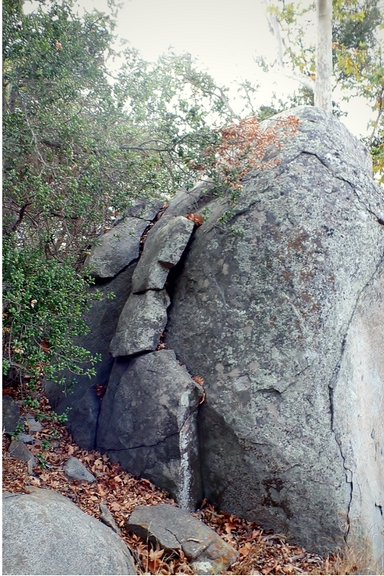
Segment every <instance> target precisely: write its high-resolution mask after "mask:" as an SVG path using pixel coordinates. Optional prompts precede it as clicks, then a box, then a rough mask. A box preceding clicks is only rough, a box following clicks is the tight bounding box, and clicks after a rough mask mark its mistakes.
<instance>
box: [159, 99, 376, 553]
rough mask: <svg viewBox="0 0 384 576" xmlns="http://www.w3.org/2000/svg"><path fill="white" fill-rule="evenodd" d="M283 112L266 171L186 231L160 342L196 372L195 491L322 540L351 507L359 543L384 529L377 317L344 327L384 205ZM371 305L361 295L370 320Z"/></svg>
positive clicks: (345, 153) (332, 151)
mask: <svg viewBox="0 0 384 576" xmlns="http://www.w3.org/2000/svg"><path fill="white" fill-rule="evenodd" d="M295 114H296V115H297V116H298V118H299V119H300V125H299V127H298V133H297V135H296V136H295V137H293V138H291V139H290V140H288V141H287V142H286V143H285V145H284V147H283V149H282V150H281V151H279V152H277V156H278V158H279V159H280V163H279V164H278V165H277V166H276V167H274V168H270V169H268V170H265V171H262V172H259V173H255V174H251V175H250V176H249V177H248V178H247V179H246V182H245V186H244V190H243V191H242V194H241V195H240V198H239V201H238V203H237V205H236V206H235V208H234V213H233V215H232V217H231V218H230V220H229V222H228V225H227V226H226V227H220V225H219V221H218V218H217V216H215V217H214V218H211V219H210V220H209V221H208V222H207V223H206V224H204V225H203V226H202V227H200V228H199V229H198V230H197V232H196V235H195V239H194V242H193V244H192V245H191V248H190V250H189V252H188V254H187V256H186V259H185V263H184V268H183V271H182V274H181V275H180V276H179V277H178V278H177V280H176V284H175V288H174V292H173V295H172V306H171V308H170V310H169V321H168V325H167V343H168V345H169V346H170V347H172V348H173V349H174V350H175V351H176V353H177V355H179V357H180V358H182V359H183V361H184V362H185V363H186V365H187V368H188V369H189V370H190V371H191V372H192V373H198V374H202V375H203V377H204V380H205V391H206V401H205V402H204V404H203V405H202V406H201V411H200V414H199V433H200V446H201V458H202V463H201V470H202V479H203V490H204V494H205V496H206V497H207V498H208V499H209V500H210V501H211V502H213V503H215V504H216V505H217V506H220V507H222V508H224V509H227V510H231V511H233V512H235V513H237V514H238V515H240V516H245V517H247V518H248V519H251V520H255V521H258V522H261V523H262V524H264V525H265V526H268V527H273V528H274V529H275V530H278V531H281V532H283V533H285V534H287V535H289V536H292V537H294V538H295V539H296V540H297V541H299V542H301V543H302V544H304V545H305V546H307V547H309V548H314V549H318V550H324V549H326V548H327V547H328V548H329V547H332V546H334V545H335V543H337V542H338V541H339V540H340V541H341V540H342V539H343V538H344V537H345V536H346V535H347V534H348V533H351V531H352V530H353V527H352V524H351V522H352V516H351V514H352V511H353V516H354V517H355V518H356V517H360V516H364V518H365V528H364V529H363V530H362V532H364V533H365V535H366V536H367V537H368V538H369V539H371V538H372V530H373V528H374V527H375V532H376V534H381V531H382V529H383V517H382V516H381V513H378V510H379V511H380V507H382V506H383V494H384V489H383V488H384V487H383V484H382V481H383V477H382V469H383V449H384V437H383V418H382V416H380V415H379V414H380V413H381V415H382V414H383V413H384V396H383V394H384V378H383V370H384V357H383V350H382V349H381V350H380V353H379V355H378V356H376V352H377V350H376V349H375V346H376V347H377V344H375V342H377V341H381V342H382V341H383V334H384V333H383V327H382V326H383V325H381V327H380V326H379V325H378V324H376V333H375V336H369V337H368V335H366V336H365V337H364V335H363V334H364V333H363V332H360V333H359V340H358V341H357V340H356V336H352V335H351V333H350V331H351V329H352V330H353V329H354V328H353V327H354V325H355V322H358V320H357V317H356V314H357V307H358V306H359V303H360V302H362V301H363V300H364V298H365V297H366V294H367V292H368V291H369V290H371V288H370V286H371V285H372V283H374V282H376V281H377V280H376V279H377V278H378V274H379V272H380V270H382V267H383V255H384V226H383V222H384V199H383V194H382V192H381V191H379V189H378V187H377V186H376V185H375V184H374V182H373V181H372V179H371V164H370V159H369V156H368V153H367V151H366V149H365V148H364V147H363V146H362V145H361V144H360V143H359V142H358V141H357V140H356V139H355V138H353V137H352V136H351V135H350V134H349V133H348V131H347V130H346V129H345V127H344V126H343V125H342V124H341V123H339V122H338V121H337V120H335V119H334V118H333V117H332V116H330V115H328V114H326V113H324V112H322V111H320V110H317V109H315V108H304V109H300V110H297V111H295ZM367 297H368V296H367ZM380 299H381V297H379V295H378V292H377V291H376V292H375V293H372V296H371V297H370V299H369V301H370V306H371V314H373V315H374V316H375V315H376V314H378V313H379V309H380V307H381V306H382V304H381V302H380ZM354 330H355V334H356V329H354ZM350 339H352V341H354V342H355V344H354V354H355V364H354V365H351V363H350V362H349V364H347V365H348V369H347V368H344V365H345V363H346V362H348V361H347V360H346V353H347V351H348V343H349V340H350ZM357 342H359V345H357ZM349 346H353V344H352V342H351V344H350V345H349ZM359 348H360V349H361V355H360V353H359ZM365 350H366V351H365ZM368 350H369V352H368ZM361 362H363V364H364V383H361V382H360V383H359V387H358V388H357V384H356V382H357V380H358V379H359V377H360V376H359V371H358V370H356V369H357V366H359V365H360V363H361ZM373 375H374V377H373ZM353 382H354V384H353V385H352V383H353ZM356 388H357V389H356ZM363 390H365V392H363ZM364 395H366V401H365V402H364V410H363V409H362V407H360V406H359V403H360V402H361V401H362V399H363V396H364ZM356 413H360V417H359V418H360V420H361V425H357V419H358V417H357V415H356ZM352 414H353V415H352ZM352 423H353V424H356V425H357V426H356V428H355V429H354V428H353V426H352ZM373 429H375V440H373V439H372V437H371V433H372V430H373ZM347 438H348V440H347ZM373 442H375V445H376V449H375V450H373ZM366 446H370V447H371V448H370V450H369V453H368V452H367V451H366ZM379 446H380V448H379ZM350 447H353V451H354V455H353V458H352V457H350V456H349V451H350ZM361 451H362V452H364V456H363V455H362V453H360V452H361ZM359 454H360V455H359ZM368 461H369V462H368ZM380 469H381V472H380ZM367 470H371V471H372V472H373V474H374V475H375V480H374V481H367V477H366V472H367ZM378 520H379V521H378ZM360 528H361V526H360Z"/></svg>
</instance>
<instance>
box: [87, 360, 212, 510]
mask: <svg viewBox="0 0 384 576" xmlns="http://www.w3.org/2000/svg"><path fill="white" fill-rule="evenodd" d="M202 393H203V390H202V388H201V387H200V386H199V385H198V384H197V383H196V382H194V380H192V378H191V376H190V375H189V374H188V372H187V371H186V369H185V367H184V366H180V364H179V363H178V362H177V360H176V356H175V353H174V352H173V351H172V350H158V351H157V352H152V353H149V354H144V355H142V356H138V357H137V358H131V359H126V358H118V359H116V361H115V365H114V368H113V370H112V374H111V378H110V381H109V385H108V389H107V392H106V395H105V396H104V398H103V401H102V405H101V411H100V417H99V425H98V435H97V448H98V449H99V450H102V451H105V452H107V453H108V454H109V456H111V458H113V459H114V460H117V461H118V462H120V463H121V464H122V465H123V467H124V468H125V470H129V471H130V472H131V473H132V474H136V475H137V476H144V477H146V478H149V480H151V481H152V482H154V483H155V484H157V485H158V486H161V487H162V488H164V489H165V490H167V491H168V492H170V493H171V495H172V496H173V497H174V498H176V499H177V501H178V503H179V504H180V505H181V506H182V507H183V508H186V509H194V508H195V507H196V505H197V504H198V503H200V501H201V499H202V493H201V481H200V469H199V455H198V442H197V420H196V419H197V409H198V406H199V401H200V398H201V395H202Z"/></svg>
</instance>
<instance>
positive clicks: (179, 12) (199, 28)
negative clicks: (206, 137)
mask: <svg viewBox="0 0 384 576" xmlns="http://www.w3.org/2000/svg"><path fill="white" fill-rule="evenodd" d="M309 1H310V0H303V1H302V5H308V2H309ZM80 2H81V3H83V5H85V6H86V7H87V8H88V9H89V8H91V6H99V5H100V6H101V5H102V3H103V2H105V0H80ZM265 14H266V13H265V2H263V1H262V0H193V1H191V0H124V1H123V2H122V8H121V9H120V11H119V19H118V27H117V30H116V32H117V34H118V35H119V36H120V37H121V38H125V39H126V40H128V41H129V42H130V44H131V45H132V46H134V47H135V48H137V49H138V50H139V51H140V52H141V54H142V56H143V57H144V58H145V59H146V60H156V59H157V57H158V56H159V55H160V54H162V53H163V52H165V51H166V50H167V49H168V47H170V46H172V48H173V49H174V50H175V52H176V53H182V52H189V53H190V54H191V55H192V56H193V57H196V58H197V59H198V61H199V63H200V65H201V69H203V70H207V71H208V72H209V73H210V74H211V75H212V76H213V78H214V79H215V80H216V81H217V82H218V83H220V84H224V85H226V86H230V85H231V83H233V82H234V81H235V80H250V81H252V82H254V83H256V84H260V89H259V95H260V96H259V100H258V104H259V105H260V104H265V105H267V104H269V101H270V98H271V96H272V94H273V93H276V95H277V97H278V98H284V97H285V96H286V95H287V94H289V93H292V92H293V91H294V90H295V89H297V87H298V84H297V82H295V81H294V80H291V79H288V78H287V77H285V76H283V75H282V74H281V72H279V71H278V70H277V69H276V71H269V72H268V74H265V73H263V71H262V70H261V68H260V67H259V66H257V64H256V63H255V61H254V58H255V57H256V56H264V57H266V59H267V60H268V61H270V62H272V61H274V60H275V58H276V52H277V44H276V40H275V38H274V36H273V34H272V33H271V32H270V31H269V27H268V22H267V18H266V15H265ZM313 17H315V13H314V14H313ZM314 31H315V28H314V27H313V32H312V33H314ZM309 33H310V34H311V31H310V32H309ZM234 90H235V88H234ZM234 90H233V93H234ZM232 104H233V103H232ZM234 107H235V108H236V104H234ZM343 109H346V105H345V104H344V106H343ZM348 109H349V115H348V116H347V117H346V118H344V117H343V119H342V121H343V122H344V123H345V124H346V125H347V126H348V128H349V129H350V130H351V131H352V132H353V133H355V134H356V135H360V134H365V133H366V127H367V123H368V120H369V110H368V109H367V108H366V106H365V103H364V102H362V101H360V102H357V101H352V103H351V104H350V105H349V107H348Z"/></svg>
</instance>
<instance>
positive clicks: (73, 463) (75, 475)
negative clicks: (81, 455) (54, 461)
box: [64, 456, 96, 482]
mask: <svg viewBox="0 0 384 576" xmlns="http://www.w3.org/2000/svg"><path fill="white" fill-rule="evenodd" d="M64 473H65V475H66V476H67V477H68V478H72V479H73V480H80V481H85V482H95V480H96V478H95V477H94V475H93V474H91V473H90V472H89V470H87V468H86V467H85V466H84V464H83V463H82V462H80V460H79V459H78V458H75V457H74V456H70V457H69V458H68V460H67V461H66V463H65V464H64Z"/></svg>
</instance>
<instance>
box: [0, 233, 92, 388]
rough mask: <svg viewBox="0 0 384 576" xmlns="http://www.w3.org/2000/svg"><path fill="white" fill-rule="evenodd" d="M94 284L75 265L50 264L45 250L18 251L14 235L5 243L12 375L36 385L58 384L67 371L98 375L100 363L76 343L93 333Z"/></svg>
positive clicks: (7, 351) (6, 334)
mask: <svg viewBox="0 0 384 576" xmlns="http://www.w3.org/2000/svg"><path fill="white" fill-rule="evenodd" d="M89 283H90V280H89V279H88V278H87V276H84V275H83V274H80V273H78V272H76V270H75V269H74V268H73V266H72V264H71V262H66V261H63V262H58V261H57V260H55V259H50V260H47V258H46V257H45V254H44V253H42V252H41V250H40V249H39V248H35V247H28V246H24V247H18V245H17V242H16V238H15V236H14V235H12V236H8V237H5V238H4V240H3V287H4V292H3V309H4V313H3V320H4V322H3V351H4V358H5V361H6V363H7V368H9V371H8V372H9V374H10V375H12V374H14V373H16V374H18V375H19V376H23V377H28V379H29V382H30V383H31V384H33V383H35V382H36V381H37V380H38V379H39V378H41V376H42V375H46V376H47V377H49V378H51V379H58V374H59V373H60V372H61V371H62V370H64V369H69V370H70V371H72V372H73V373H75V374H89V375H91V374H93V373H94V369H93V365H94V364H95V362H96V361H97V360H98V358H97V357H95V358H93V357H92V356H91V354H90V353H89V352H87V351H86V350H84V349H83V348H81V347H79V346H76V345H75V344H73V339H74V337H75V336H78V335H80V334H84V333H85V332H86V331H87V327H86V325H85V323H84V321H83V314H84V312H85V310H87V308H88V307H89V303H90V298H91V296H90V295H89V296H88V294H87V288H88V286H89ZM95 297H97V293H96V294H95ZM84 365H86V366H88V367H87V368H84V367H83V366H84Z"/></svg>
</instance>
